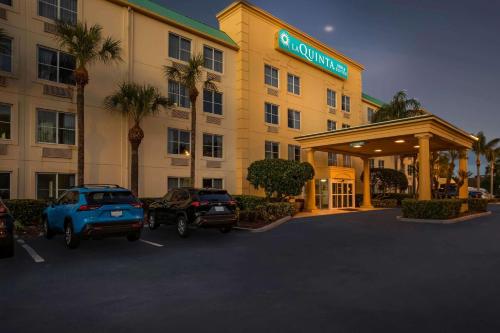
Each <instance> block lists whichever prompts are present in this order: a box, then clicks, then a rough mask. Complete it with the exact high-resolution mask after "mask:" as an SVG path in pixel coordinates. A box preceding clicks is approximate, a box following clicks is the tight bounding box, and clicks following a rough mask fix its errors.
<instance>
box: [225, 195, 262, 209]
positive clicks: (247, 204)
mask: <svg viewBox="0 0 500 333" xmlns="http://www.w3.org/2000/svg"><path fill="white" fill-rule="evenodd" d="M232 197H233V199H234V200H236V202H237V203H238V208H239V209H240V210H242V211H245V210H254V209H255V207H257V206H258V205H262V204H264V203H265V202H266V198H263V197H258V196H255V195H233V196H232Z"/></svg>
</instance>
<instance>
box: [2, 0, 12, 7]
mask: <svg viewBox="0 0 500 333" xmlns="http://www.w3.org/2000/svg"><path fill="white" fill-rule="evenodd" d="M0 4H2V5H7V6H12V0H0Z"/></svg>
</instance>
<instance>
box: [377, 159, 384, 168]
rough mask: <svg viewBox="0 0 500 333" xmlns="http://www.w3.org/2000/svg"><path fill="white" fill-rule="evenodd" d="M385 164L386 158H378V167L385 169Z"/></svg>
mask: <svg viewBox="0 0 500 333" xmlns="http://www.w3.org/2000/svg"><path fill="white" fill-rule="evenodd" d="M384 166H385V161H384V160H378V167H379V168H380V169H383V168H384Z"/></svg>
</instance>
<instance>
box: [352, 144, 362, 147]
mask: <svg viewBox="0 0 500 333" xmlns="http://www.w3.org/2000/svg"><path fill="white" fill-rule="evenodd" d="M352 147H353V148H361V147H362V146H361V145H354V146H352Z"/></svg>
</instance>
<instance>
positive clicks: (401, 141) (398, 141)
mask: <svg viewBox="0 0 500 333" xmlns="http://www.w3.org/2000/svg"><path fill="white" fill-rule="evenodd" d="M394 142H396V143H405V140H403V139H399V140H396V141H394Z"/></svg>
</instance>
